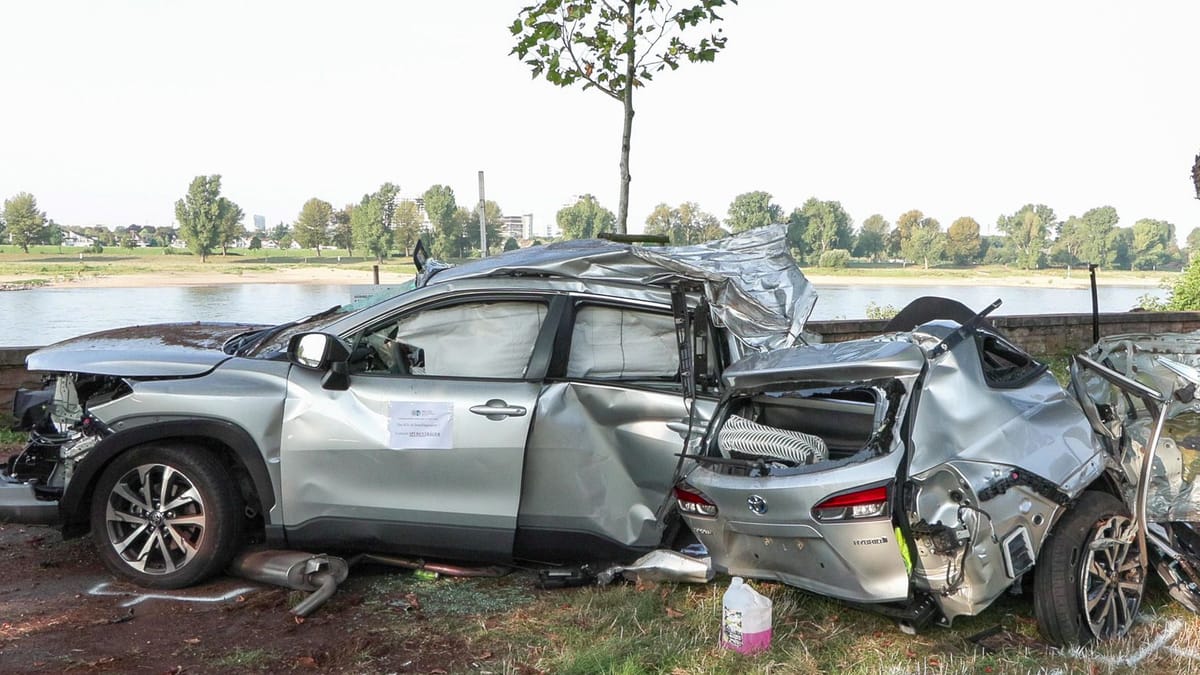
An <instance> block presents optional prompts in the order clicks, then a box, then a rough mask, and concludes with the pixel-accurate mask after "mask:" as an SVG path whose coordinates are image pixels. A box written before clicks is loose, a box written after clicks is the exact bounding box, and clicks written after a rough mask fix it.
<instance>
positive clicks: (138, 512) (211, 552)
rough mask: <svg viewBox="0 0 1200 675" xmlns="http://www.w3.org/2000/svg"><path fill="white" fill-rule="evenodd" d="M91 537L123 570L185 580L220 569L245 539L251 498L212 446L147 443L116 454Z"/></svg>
mask: <svg viewBox="0 0 1200 675" xmlns="http://www.w3.org/2000/svg"><path fill="white" fill-rule="evenodd" d="M91 521H92V538H93V539H94V541H95V543H96V548H97V550H98V551H99V553H100V559H101V560H103V561H104V564H105V566H106V567H108V569H109V570H111V571H112V572H113V573H114V574H116V575H117V576H121V577H124V578H126V579H129V580H131V581H133V582H135V583H137V584H138V585H140V586H148V587H151V588H183V587H185V586H190V585H192V584H195V583H197V582H200V581H203V580H204V579H207V578H208V577H210V576H213V575H214V574H217V573H218V572H220V571H221V570H223V569H225V567H226V566H227V565H228V564H229V561H230V560H231V559H232V558H233V555H234V553H236V552H237V547H238V546H239V545H240V544H241V540H242V530H243V527H244V505H243V503H242V498H241V496H240V494H239V493H238V490H237V488H236V487H235V484H234V481H233V480H232V479H231V477H230V475H229V471H228V470H227V469H226V468H225V466H224V465H222V464H221V461H220V460H219V459H218V458H217V457H216V456H215V455H214V454H213V453H212V452H211V451H210V450H208V449H206V448H204V447H201V446H198V445H191V444H187V443H171V444H162V445H155V444H151V445H144V446H141V447H138V448H134V449H132V450H130V451H128V452H125V453H123V454H122V455H120V456H119V457H117V458H116V459H115V460H113V462H112V463H111V464H109V466H108V467H107V468H106V469H105V470H104V472H103V473H102V474H101V475H100V479H99V480H98V481H97V483H96V489H95V492H94V493H93V495H92V511H91Z"/></svg>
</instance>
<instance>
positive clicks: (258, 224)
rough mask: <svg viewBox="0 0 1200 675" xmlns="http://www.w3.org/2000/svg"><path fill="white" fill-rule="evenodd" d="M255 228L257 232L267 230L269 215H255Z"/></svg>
mask: <svg viewBox="0 0 1200 675" xmlns="http://www.w3.org/2000/svg"><path fill="white" fill-rule="evenodd" d="M254 230H255V231H256V232H266V231H267V217H266V216H259V215H255V216H254Z"/></svg>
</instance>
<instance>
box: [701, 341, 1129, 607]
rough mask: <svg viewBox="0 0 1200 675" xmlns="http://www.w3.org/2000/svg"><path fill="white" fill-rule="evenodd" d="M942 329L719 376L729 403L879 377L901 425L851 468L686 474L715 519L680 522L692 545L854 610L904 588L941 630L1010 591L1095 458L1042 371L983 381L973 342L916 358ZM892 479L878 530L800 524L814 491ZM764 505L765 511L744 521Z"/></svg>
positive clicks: (765, 361) (816, 350)
mask: <svg viewBox="0 0 1200 675" xmlns="http://www.w3.org/2000/svg"><path fill="white" fill-rule="evenodd" d="M957 328H958V325H957V324H955V323H951V322H934V323H930V324H926V325H924V326H922V327H919V328H918V329H917V330H916V331H914V332H912V333H900V334H893V335H886V336H881V337H880V338H876V339H871V340H860V341H852V342H845V343H837V344H833V345H822V346H813V347H806V348H801V349H796V350H784V351H777V352H770V353H767V354H756V355H752V356H749V357H747V358H745V359H743V360H742V361H741V362H739V363H737V364H735V365H734V366H732V367H731V368H729V369H727V371H726V373H725V375H724V379H725V381H726V382H727V383H728V384H729V385H730V386H729V390H728V391H727V396H731V397H735V396H738V395H739V393H751V392H754V391H770V390H771V389H772V382H774V383H775V384H774V390H775V391H776V392H778V393H777V394H776V395H777V396H786V392H787V390H788V389H789V388H794V389H799V388H801V387H803V388H806V389H807V390H811V391H816V390H818V389H819V388H820V387H825V390H826V391H832V390H836V389H839V388H841V389H845V388H852V387H855V386H861V385H862V384H863V383H866V382H871V381H879V380H889V379H890V380H893V381H896V382H900V383H902V384H903V386H904V391H905V392H906V395H905V402H904V404H903V405H904V406H905V408H906V410H905V413H906V414H908V415H910V416H911V418H907V419H906V418H905V417H904V416H903V415H901V416H898V418H897V420H896V427H895V431H896V433H895V434H894V435H893V443H894V444H893V447H892V448H891V450H890V452H888V453H887V454H883V455H882V456H875V457H871V456H870V455H865V456H866V457H868V459H867V461H859V462H855V461H851V460H849V459H843V460H841V461H840V462H836V461H826V462H818V463H816V464H813V465H811V466H805V467H798V468H794V469H787V470H785V471H780V472H777V473H778V475H771V472H765V475H758V476H755V475H750V476H744V475H731V472H730V471H729V470H725V469H721V468H712V467H706V466H701V468H698V469H696V470H695V471H693V472H692V473H691V474H689V475H688V477H687V479H686V480H687V483H688V485H690V486H692V487H694V488H695V489H697V490H699V491H700V492H701V493H702V494H703V495H705V496H706V497H707V498H708V499H709V500H711V501H712V502H713V503H714V504H716V505H717V507H718V515H717V516H716V518H706V517H703V516H697V515H694V514H692V515H688V514H685V519H686V520H687V521H688V523H689V525H691V526H692V528H693V530H694V531H696V532H697V533H698V534H699V533H706V534H700V538H701V539H702V540H703V541H704V542H705V543H706V545H708V549H709V552H710V553H711V554H712V556H713V562H714V565H715V567H716V568H717V569H718V570H724V571H728V572H729V573H731V574H738V575H742V576H751V577H759V578H773V579H779V580H782V581H785V582H787V583H789V584H792V585H795V586H798V587H800V588H804V589H807V590H811V591H815V592H819V593H822V594H826V595H830V596H832V597H835V598H840V599H843V600H849V601H856V602H870V603H887V602H897V601H902V600H905V599H906V598H910V592H911V589H916V590H919V591H923V592H926V593H927V594H928V595H929V596H930V597H932V598H933V600H934V602H936V603H937V606H938V608H939V610H940V612H941V615H942V616H943V617H944V619H945V620H947V621H952V620H953V619H954V618H955V617H956V616H960V615H964V614H966V615H973V614H976V613H978V612H979V611H981V610H982V609H984V608H986V607H987V606H988V605H990V604H991V603H992V602H993V601H994V600H995V598H996V597H998V596H999V595H1000V593H1002V592H1003V591H1004V590H1006V589H1007V588H1009V587H1010V586H1012V584H1013V583H1014V581H1015V578H1016V577H1019V576H1020V574H1021V573H1023V572H1025V571H1027V567H1025V566H1023V565H1022V563H1021V559H1022V557H1021V553H1022V551H1025V550H1027V552H1028V553H1029V555H1030V556H1031V558H1030V560H1032V557H1036V554H1037V552H1038V551H1039V550H1040V548H1041V546H1042V543H1043V542H1044V541H1045V538H1046V535H1047V533H1048V532H1049V530H1050V528H1051V527H1052V525H1053V523H1054V522H1055V521H1056V519H1057V518H1058V516H1059V515H1060V514H1061V512H1062V504H1064V503H1066V502H1067V501H1069V500H1070V499H1071V498H1073V497H1075V496H1077V495H1078V494H1079V493H1080V492H1082V491H1083V490H1084V489H1085V488H1086V487H1087V486H1089V485H1090V484H1092V483H1093V482H1094V481H1095V480H1096V479H1097V478H1098V477H1099V476H1100V475H1101V474H1102V473H1104V471H1105V469H1106V468H1107V467H1108V466H1109V462H1108V461H1107V455H1106V453H1105V450H1104V447H1103V445H1102V444H1101V443H1100V442H1099V441H1098V440H1097V439H1096V436H1095V434H1094V433H1093V432H1092V430H1091V427H1090V424H1089V422H1088V420H1087V418H1086V417H1085V415H1084V413H1083V410H1082V409H1081V407H1080V405H1079V403H1078V402H1077V401H1076V400H1075V399H1074V398H1073V397H1072V396H1070V395H1069V394H1067V393H1066V392H1065V391H1064V390H1063V388H1062V387H1061V386H1059V385H1058V383H1057V382H1056V381H1055V380H1054V378H1053V376H1052V375H1051V374H1049V373H1048V372H1040V373H1039V372H1038V371H1037V370H1036V369H1034V368H1031V369H1030V370H1029V373H1028V374H1029V376H1028V377H1027V378H1025V379H1024V380H1023V381H1021V382H1019V383H1018V386H997V385H996V384H995V383H990V382H989V381H988V380H987V378H986V376H985V373H984V369H983V358H982V356H981V350H982V349H983V346H982V344H983V343H982V342H981V341H980V340H976V339H964V340H962V341H961V342H959V343H958V344H957V345H955V346H954V347H953V348H952V349H950V350H949V351H948V352H946V353H944V354H941V355H940V356H939V357H937V358H933V359H929V358H928V356H927V354H928V353H930V350H932V348H933V347H934V345H936V344H938V343H939V342H940V341H941V340H943V339H945V338H947V337H948V336H950V335H951V334H952V333H953V332H954V331H955V329H957ZM793 352H795V353H793ZM721 414H722V413H720V412H718V415H721ZM821 415H822V412H821V411H819V410H814V412H813V416H812V417H811V418H810V420H811V424H814V425H817V426H819V425H820V424H821V423H822V422H821V417H820V416H821ZM905 422H907V433H908V436H907V438H906V437H904V434H903V433H902V429H904V428H905ZM795 430H796V431H804V432H810V433H816V432H811V431H810V430H809V429H807V428H796V429H795ZM710 433H711V432H710ZM817 435H818V436H820V435H821V434H820V433H818V434H817ZM706 442H708V443H711V442H712V441H711V438H710V439H709V440H708V441H706ZM863 456H864V455H860V456H859V459H861V458H862V457H863ZM701 464H702V465H703V462H701ZM1014 475H1020V476H1025V477H1027V478H1023V479H1022V480H1019V481H1016V480H1014V479H1013V476H1014ZM1030 476H1032V478H1028V477H1030ZM897 479H899V480H901V481H902V482H901V483H899V484H893V485H892V488H891V489H892V491H893V492H892V493H891V495H892V498H893V502H892V504H893V507H894V508H895V509H896V511H895V512H894V513H893V514H892V515H893V516H894V517H895V518H894V519H893V518H890V517H883V518H877V519H869V518H868V519H865V520H861V521H851V522H821V521H819V520H818V519H816V518H815V516H814V507H815V506H817V505H818V504H819V503H821V502H822V501H823V500H826V499H828V498H829V497H830V495H836V494H839V493H842V492H844V491H853V490H855V489H858V490H862V489H864V488H866V487H870V486H872V485H884V484H888V483H889V481H893V482H894V481H895V480H897ZM752 497H757V498H759V500H760V501H759V502H758V504H753V503H751V498H752ZM764 501H765V504H766V505H767V509H766V512H765V513H761V514H759V513H755V512H754V508H755V506H759V507H761V506H762V503H763V502H764ZM748 506H749V507H750V508H747V507H748ZM897 523H899V524H900V525H901V527H896V524H897ZM1014 542H1015V543H1014ZM909 547H911V548H909ZM906 549H908V550H906ZM909 551H911V553H912V555H911V556H910V555H909ZM1014 559H1015V560H1016V562H1014Z"/></svg>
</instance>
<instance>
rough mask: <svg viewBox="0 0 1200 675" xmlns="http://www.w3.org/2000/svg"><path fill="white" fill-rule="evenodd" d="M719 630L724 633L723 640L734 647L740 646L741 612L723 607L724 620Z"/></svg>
mask: <svg viewBox="0 0 1200 675" xmlns="http://www.w3.org/2000/svg"><path fill="white" fill-rule="evenodd" d="M721 630H722V632H724V633H725V642H727V643H729V644H730V645H733V646H734V647H741V646H742V612H741V610H737V609H729V608H725V616H724V621H723V622H722V624H721Z"/></svg>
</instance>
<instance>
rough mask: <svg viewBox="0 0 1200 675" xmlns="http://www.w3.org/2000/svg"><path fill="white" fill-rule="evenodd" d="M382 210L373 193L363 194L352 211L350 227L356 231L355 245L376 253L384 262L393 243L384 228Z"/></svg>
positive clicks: (376, 257) (379, 259)
mask: <svg viewBox="0 0 1200 675" xmlns="http://www.w3.org/2000/svg"><path fill="white" fill-rule="evenodd" d="M380 211H381V210H380V207H379V200H377V199H375V197H374V195H373V194H366V195H363V197H362V200H360V201H359V203H358V205H357V206H355V207H354V210H353V211H351V212H350V229H351V230H353V231H354V242H355V245H356V246H358V247H360V248H362V249H365V250H366V251H367V252H368V253H370V254H372V255H374V256H375V259H376V261H378V262H383V257H384V256H385V255H387V252H388V251H389V250H390V248H391V245H390V242H389V238H388V236H387V235H388V233H387V232H385V231H384V229H383V215H382V213H381V212H380Z"/></svg>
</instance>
